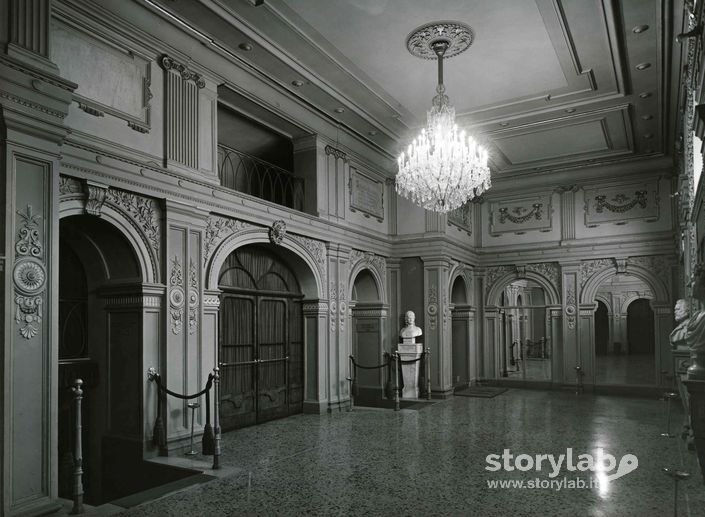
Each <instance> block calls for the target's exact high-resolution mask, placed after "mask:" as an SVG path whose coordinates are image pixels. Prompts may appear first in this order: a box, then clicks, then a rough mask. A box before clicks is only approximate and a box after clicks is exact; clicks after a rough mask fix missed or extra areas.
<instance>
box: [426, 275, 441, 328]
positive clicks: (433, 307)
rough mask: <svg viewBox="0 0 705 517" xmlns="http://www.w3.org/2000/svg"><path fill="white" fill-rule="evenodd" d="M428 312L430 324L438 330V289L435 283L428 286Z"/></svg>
mask: <svg viewBox="0 0 705 517" xmlns="http://www.w3.org/2000/svg"><path fill="white" fill-rule="evenodd" d="M426 312H427V313H428V326H429V327H430V328H431V330H436V322H437V321H438V290H437V289H436V286H435V285H432V286H430V287H429V288H428V303H427V305H426Z"/></svg>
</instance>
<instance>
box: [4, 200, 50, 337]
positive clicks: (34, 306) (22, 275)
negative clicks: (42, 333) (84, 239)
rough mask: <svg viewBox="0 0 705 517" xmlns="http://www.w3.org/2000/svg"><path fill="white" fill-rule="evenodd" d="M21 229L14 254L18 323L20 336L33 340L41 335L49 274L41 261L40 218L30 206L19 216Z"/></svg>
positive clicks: (16, 318) (13, 276)
mask: <svg viewBox="0 0 705 517" xmlns="http://www.w3.org/2000/svg"><path fill="white" fill-rule="evenodd" d="M17 214H18V215H19V216H20V218H22V225H21V226H20V229H19V231H18V232H17V242H16V243H15V252H16V253H17V257H18V258H17V260H16V261H15V266H14V268H13V270H12V280H13V282H14V284H15V322H16V323H17V325H18V326H19V332H20V335H21V336H22V337H23V338H25V339H31V338H33V337H34V336H36V335H37V334H38V333H39V325H40V324H41V322H42V304H43V303H44V300H43V298H42V294H43V293H44V290H45V288H46V279H47V272H46V266H45V264H44V262H43V260H42V255H43V246H42V242H41V239H40V236H39V226H40V223H41V219H42V218H41V216H40V215H39V214H34V213H33V212H32V206H31V205H27V207H26V208H25V210H24V211H23V212H17Z"/></svg>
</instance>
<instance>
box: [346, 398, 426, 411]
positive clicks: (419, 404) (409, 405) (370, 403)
mask: <svg viewBox="0 0 705 517" xmlns="http://www.w3.org/2000/svg"><path fill="white" fill-rule="evenodd" d="M437 402H438V401H437V400H421V399H411V400H404V399H402V400H400V401H399V409H412V410H414V411H418V410H419V409H424V408H427V407H428V406H431V405H433V404H436V403H437ZM355 407H361V408H365V407H374V408H382V409H394V401H393V400H389V399H380V400H369V399H368V400H364V401H362V400H361V401H359V402H358V401H357V400H356V401H355Z"/></svg>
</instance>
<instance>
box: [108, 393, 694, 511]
mask: <svg viewBox="0 0 705 517" xmlns="http://www.w3.org/2000/svg"><path fill="white" fill-rule="evenodd" d="M681 418H682V412H681V411H680V410H679V408H675V411H674V418H673V422H674V424H673V426H672V427H673V430H674V431H675V430H677V428H679V425H677V424H678V423H680V419H681ZM665 426H666V418H665V403H664V402H662V401H658V400H645V399H633V398H621V397H607V396H592V395H582V396H576V395H575V394H573V393H571V392H555V391H554V392H548V391H532V390H509V391H507V392H505V393H503V394H501V395H499V396H497V397H495V398H489V399H487V398H469V397H455V398H453V399H449V400H445V401H439V402H438V403H436V404H432V405H426V406H424V407H423V408H422V409H420V410H412V409H407V410H402V411H400V412H394V411H391V410H382V409H363V408H356V409H355V411H354V412H352V413H346V412H342V413H335V414H333V415H324V416H314V415H298V416H295V417H291V418H287V419H284V420H279V421H274V422H270V423H267V424H263V425H260V426H257V427H251V428H246V429H242V430H238V431H234V432H231V433H227V434H225V435H224V440H223V463H224V464H225V465H227V466H230V467H234V470H233V471H232V473H231V474H229V475H227V476H226V477H223V478H220V479H217V480H215V481H211V482H209V483H206V484H203V485H199V486H196V487H193V488H191V489H187V490H185V491H182V492H178V493H176V494H172V495H170V496H167V497H165V498H162V499H159V500H156V501H152V502H148V503H145V504H143V505H141V506H138V507H134V508H131V509H129V510H127V511H125V512H123V513H122V514H121V515H130V516H152V515H154V516H167V515H173V516H185V515H208V516H220V515H302V514H308V515H424V516H426V515H477V516H483V517H484V516H505V515H506V516H509V515H511V516H534V515H535V516H546V515H556V516H559V515H566V516H568V515H569V516H571V517H575V516H595V517H602V516H639V517H651V516H653V517H661V516H667V515H673V495H674V492H673V482H672V481H671V480H670V478H667V477H666V475H665V474H664V473H663V472H662V468H663V467H676V468H679V469H682V470H684V471H687V472H690V473H691V474H692V477H691V478H690V479H688V480H687V481H684V482H682V483H681V485H680V486H681V488H680V490H679V498H678V504H679V512H678V515H681V516H705V486H704V485H703V480H702V477H701V476H700V474H699V470H698V467H697V461H696V459H695V455H694V453H693V452H690V451H688V450H686V447H685V445H684V442H683V441H682V440H681V439H680V438H679V437H677V438H672V439H669V438H662V437H660V436H659V433H661V432H663V431H664V430H665ZM598 447H601V448H603V449H604V452H605V453H606V454H612V455H614V456H615V457H616V461H617V462H618V461H619V459H620V458H621V457H622V455H625V454H633V455H635V456H636V457H637V459H638V468H636V469H635V470H634V471H633V472H630V473H628V474H626V475H624V476H623V477H621V478H618V479H614V480H612V481H611V482H609V483H605V482H603V483H602V485H601V486H600V488H582V489H580V488H573V489H570V488H565V487H563V488H561V489H560V490H556V489H550V488H537V489H530V488H523V489H522V488H490V487H488V480H496V481H508V480H514V481H515V482H518V483H521V482H524V483H527V482H528V481H530V480H535V479H536V478H539V480H549V479H550V478H549V475H548V472H547V471H546V466H544V467H543V468H542V471H541V472H536V471H534V470H531V471H519V470H516V469H515V470H514V471H512V472H502V471H499V472H488V471H487V470H485V467H486V466H488V463H487V462H486V456H487V455H488V454H493V453H494V454H502V453H503V450H504V449H509V450H510V451H511V453H512V454H514V455H515V456H516V455H519V454H528V455H530V456H532V457H535V455H537V454H553V455H555V457H556V458H557V457H558V456H559V455H560V454H566V450H567V449H568V448H572V450H573V455H574V457H575V458H576V459H574V463H577V457H578V455H580V454H585V453H593V452H594V450H595V449H596V448H598ZM500 461H501V460H500ZM526 462H527V459H526V458H524V459H523V463H522V464H523V465H526V464H527V463H526ZM544 465H545V464H544ZM610 473H614V471H610V472H607V473H606V474H610ZM604 475H605V474H603V475H602V478H604ZM564 476H567V478H566V479H567V480H566V482H565V483H566V484H567V483H570V482H571V480H573V479H575V478H576V477H579V478H581V479H583V480H585V481H586V482H589V480H590V479H591V478H592V477H593V473H591V472H569V471H568V470H567V469H566V468H565V466H564V467H563V469H562V470H561V471H560V473H559V474H558V475H557V477H556V478H555V479H556V480H558V481H561V480H562V479H563V477H564Z"/></svg>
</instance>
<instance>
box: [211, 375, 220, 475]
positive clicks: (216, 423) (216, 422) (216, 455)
mask: <svg viewBox="0 0 705 517" xmlns="http://www.w3.org/2000/svg"><path fill="white" fill-rule="evenodd" d="M213 386H214V389H213V399H214V404H215V407H214V411H213V412H214V413H215V414H214V415H213V428H214V432H215V440H214V444H213V470H216V469H219V468H220V368H218V367H217V366H216V367H215V368H213Z"/></svg>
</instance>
